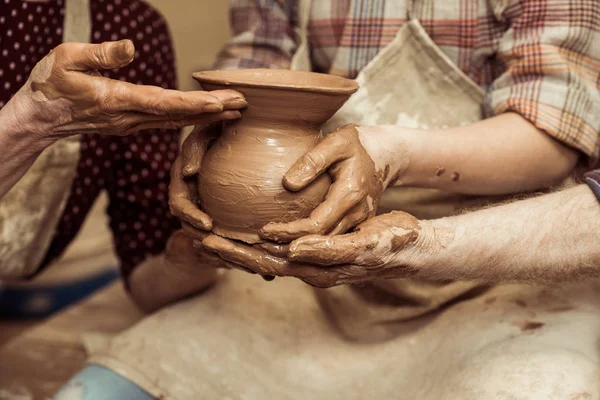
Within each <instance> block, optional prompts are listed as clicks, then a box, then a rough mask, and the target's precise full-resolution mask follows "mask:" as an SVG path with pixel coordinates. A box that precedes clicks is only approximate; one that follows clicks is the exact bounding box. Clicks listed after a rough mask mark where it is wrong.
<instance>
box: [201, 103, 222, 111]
mask: <svg viewBox="0 0 600 400" xmlns="http://www.w3.org/2000/svg"><path fill="white" fill-rule="evenodd" d="M204 111H206V112H221V111H223V104H221V103H209V104H207V105H205V106H204Z"/></svg>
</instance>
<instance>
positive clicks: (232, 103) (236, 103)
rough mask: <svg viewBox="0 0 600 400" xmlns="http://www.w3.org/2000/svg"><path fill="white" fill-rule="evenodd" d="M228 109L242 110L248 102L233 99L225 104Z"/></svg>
mask: <svg viewBox="0 0 600 400" xmlns="http://www.w3.org/2000/svg"><path fill="white" fill-rule="evenodd" d="M226 105H227V106H228V107H233V108H243V107H247V106H248V102H247V101H246V100H244V99H233V100H231V101H228V102H227V103H226Z"/></svg>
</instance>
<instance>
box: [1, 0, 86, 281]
mask: <svg viewBox="0 0 600 400" xmlns="http://www.w3.org/2000/svg"><path fill="white" fill-rule="evenodd" d="M89 14H90V10H89V1H88V0H67V1H66V4H65V22H64V35H63V41H64V42H89V41H90V26H91V25H90V15H89ZM79 151H80V140H79V136H71V137H68V138H65V139H62V140H59V141H57V142H56V143H54V144H53V145H51V146H50V147H48V148H47V149H45V150H44V151H43V152H42V154H41V155H40V156H39V157H38V158H37V160H36V161H35V162H34V163H33V165H32V166H31V168H29V170H28V171H27V172H26V173H25V175H24V176H23V178H21V180H19V182H17V183H16V185H15V186H13V187H12V188H11V190H10V191H9V192H8V193H7V194H6V195H5V196H4V197H2V198H0V279H22V278H27V277H30V276H32V275H34V274H35V273H36V272H37V271H38V268H39V265H40V263H41V262H42V259H43V258H44V256H45V255H46V252H47V251H48V248H49V247H50V243H51V240H52V237H53V235H54V232H55V229H56V226H57V225H58V222H59V220H60V218H61V216H62V214H63V211H64V208H65V204H66V202H67V199H68V197H69V194H70V189H71V185H72V183H73V179H74V178H75V173H76V168H77V163H78V162H79Z"/></svg>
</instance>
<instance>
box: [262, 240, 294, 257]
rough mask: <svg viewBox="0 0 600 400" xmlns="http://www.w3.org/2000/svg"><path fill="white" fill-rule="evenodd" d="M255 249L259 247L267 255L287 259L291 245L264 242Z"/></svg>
mask: <svg viewBox="0 0 600 400" xmlns="http://www.w3.org/2000/svg"><path fill="white" fill-rule="evenodd" d="M254 246H255V247H259V248H261V249H262V250H264V251H266V252H267V253H269V254H271V255H274V256H275V257H287V253H288V249H289V245H287V244H279V243H273V242H264V243H258V244H255V245H254Z"/></svg>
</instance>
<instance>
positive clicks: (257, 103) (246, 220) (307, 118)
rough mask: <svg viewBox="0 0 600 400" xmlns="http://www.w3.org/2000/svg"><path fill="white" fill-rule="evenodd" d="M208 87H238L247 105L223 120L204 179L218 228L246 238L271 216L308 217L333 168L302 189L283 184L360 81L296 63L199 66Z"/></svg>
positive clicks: (254, 238) (202, 194)
mask: <svg viewBox="0 0 600 400" xmlns="http://www.w3.org/2000/svg"><path fill="white" fill-rule="evenodd" d="M194 79H196V80H197V81H198V82H200V84H201V85H202V88H203V89H204V90H217V89H234V90H237V91H239V92H241V93H243V94H244V96H245V97H246V100H247V101H248V107H247V109H246V110H244V111H243V112H242V118H241V119H240V120H238V121H235V122H227V123H225V124H224V125H223V130H222V134H221V135H220V137H219V138H218V139H217V141H216V142H215V143H214V144H213V145H212V146H211V147H210V149H209V150H208V152H207V154H206V155H205V157H204V159H203V162H202V166H201V171H200V176H199V180H198V188H199V201H200V206H201V207H202V209H203V210H204V211H205V212H206V213H207V214H208V215H210V216H211V217H212V218H213V222H214V228H213V232H214V233H216V234H218V235H221V236H224V237H228V238H231V239H237V240H242V241H244V242H247V243H258V242H261V240H260V238H259V236H258V235H257V233H256V232H257V231H258V230H259V229H260V228H261V227H262V226H264V225H265V224H267V223H269V222H289V221H293V220H295V219H298V218H303V217H306V216H308V215H309V214H310V212H311V211H312V210H313V209H314V208H315V207H316V206H317V205H318V204H319V203H321V202H322V201H323V199H324V198H325V195H326V194H327V190H328V188H329V186H330V184H331V181H330V179H329V176H328V175H326V174H325V175H322V176H321V177H320V178H319V179H318V180H316V181H315V182H314V183H312V184H311V185H309V186H308V187H307V188H306V189H304V190H302V191H299V192H290V191H288V190H286V189H285V188H284V187H283V185H282V178H283V175H284V174H285V173H286V172H287V170H288V169H289V167H291V166H292V164H293V163H294V162H295V161H296V160H297V159H298V158H299V157H300V156H302V155H303V154H304V153H305V152H306V151H307V150H308V149H310V148H312V147H314V146H315V145H316V144H317V143H318V142H319V140H321V138H322V134H321V126H322V125H323V124H324V123H325V122H326V121H327V120H328V119H329V118H331V117H332V116H333V114H335V112H336V111H337V110H338V109H339V108H340V107H341V106H342V105H343V104H344V103H345V102H346V101H347V100H348V99H349V98H350V96H351V95H352V94H353V93H354V92H356V90H357V89H358V84H357V83H356V82H355V81H352V80H349V79H344V78H340V77H336V76H332V75H325V74H317V73H311V72H298V71H290V70H268V69H264V70H263V69H248V70H235V71H207V72H198V73H195V74H194Z"/></svg>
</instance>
